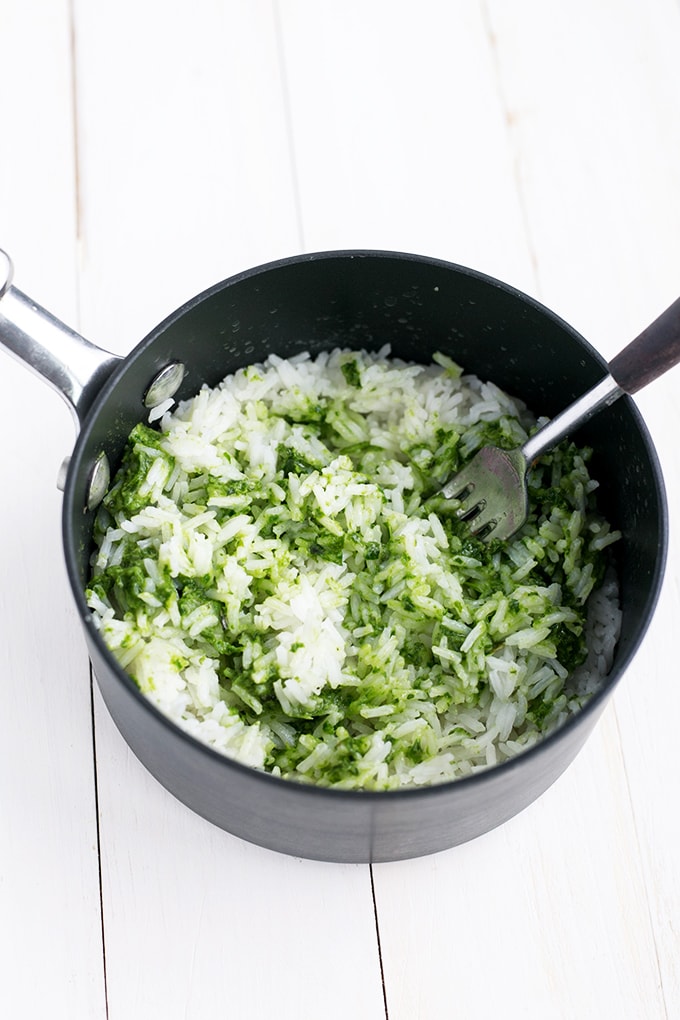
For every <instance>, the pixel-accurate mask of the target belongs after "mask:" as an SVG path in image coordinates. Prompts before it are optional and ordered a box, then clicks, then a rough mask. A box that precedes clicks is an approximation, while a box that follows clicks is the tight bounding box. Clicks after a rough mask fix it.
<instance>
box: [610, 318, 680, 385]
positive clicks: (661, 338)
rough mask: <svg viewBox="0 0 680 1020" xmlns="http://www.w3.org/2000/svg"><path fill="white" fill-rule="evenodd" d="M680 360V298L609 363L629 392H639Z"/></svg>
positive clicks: (614, 373) (620, 383)
mask: <svg viewBox="0 0 680 1020" xmlns="http://www.w3.org/2000/svg"><path fill="white" fill-rule="evenodd" d="M679 361H680V298H678V300H677V301H674V302H673V304H672V305H670V307H669V308H667V309H666V311H665V312H662V313H661V315H660V316H659V317H658V319H655V320H654V322H652V323H651V325H649V326H647V328H646V329H643V331H642V332H641V333H640V335H639V336H638V337H636V338H635V340H632V341H631V342H630V343H629V344H628V346H627V347H624V348H623V350H622V351H621V352H620V353H619V354H617V355H616V357H615V358H614V360H613V361H611V362H610V363H609V371H610V372H611V374H612V375H613V376H614V378H615V379H616V381H617V383H618V384H619V386H620V387H621V389H622V390H625V392H626V393H637V391H638V390H641V389H642V387H643V386H646V385H647V384H648V383H650V382H654V380H655V379H658V377H659V376H660V375H663V373H664V372H666V371H668V369H669V368H672V367H673V365H677V363H678V362H679Z"/></svg>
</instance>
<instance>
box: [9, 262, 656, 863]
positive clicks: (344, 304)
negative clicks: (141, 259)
mask: <svg viewBox="0 0 680 1020" xmlns="http://www.w3.org/2000/svg"><path fill="white" fill-rule="evenodd" d="M1 269H2V265H0V270H1ZM7 276H8V271H7V270H6V271H5V277H7ZM3 295H4V296H3ZM0 297H2V300H0V339H1V340H2V342H3V344H4V345H5V346H6V347H8V348H9V349H10V350H11V351H12V353H15V354H18V356H19V357H22V358H23V359H24V360H26V361H28V362H29V363H30V364H31V367H33V368H36V369H37V370H38V371H39V372H40V373H41V374H42V375H44V376H46V377H47V378H48V380H49V381H50V382H52V384H53V385H55V386H56V387H57V388H58V389H59V390H60V392H61V393H62V395H65V396H66V398H67V400H68V401H69V403H70V404H71V405H72V407H73V408H74V410H75V411H76V414H77V417H78V419H79V423H80V433H79V436H78V439H77V442H76V445H75V449H74V451H73V456H72V457H71V460H70V464H69V466H68V471H67V473H66V477H65V487H64V508H63V539H64V548H65V555H66V565H67V569H68V576H69V579H70V583H71V587H72V589H73V596H74V599H75V604H76V607H77V611H78V614H79V616H80V618H81V620H82V623H83V629H84V632H85V638H86V641H87V646H88V649H89V653H90V656H91V659H92V662H93V665H94V670H95V674H96V676H97V680H98V683H99V686H100V688H101V692H102V695H103V697H104V700H105V702H106V704H107V706H108V709H109V711H110V713H111V715H112V717H113V719H114V720H115V722H116V724H117V726H118V728H119V729H120V731H121V733H122V734H123V736H124V738H125V740H126V741H127V742H128V744H129V745H130V747H131V748H132V750H133V751H134V753H135V754H136V755H137V757H138V758H139V759H140V760H141V761H142V762H143V764H144V765H145V766H146V767H147V768H148V769H149V771H150V772H151V773H152V774H153V775H154V776H155V777H156V778H157V779H158V780H159V781H160V782H161V783H162V784H163V785H164V786H165V787H166V788H167V789H168V790H170V791H171V792H172V793H173V794H174V795H175V796H176V797H178V798H179V799H180V800H181V801H183V802H184V803H185V804H186V805H188V806H189V807H190V808H192V809H193V810H194V811H196V812H198V813H199V814H200V815H203V816H204V817H205V818H208V819H209V820H210V821H212V822H214V823H215V824H216V825H218V826H220V827H222V828H223V829H226V830H227V831H229V832H231V833H234V834H236V835H237V836H240V837H242V838H243V839H246V840H250V841H252V842H254V843H258V844H260V845H262V846H265V847H269V848H271V849H274V850H278V851H282V852H285V853H289V854H294V855H298V856H302V857H310V858H317V859H321V860H331V861H370V860H373V861H386V860H397V859H402V858H408V857H416V856H419V855H422V854H428V853H433V852H435V851H438V850H442V849H445V848H447V847H451V846H454V845H456V844H458V843H461V842H464V841H465V840H469V839H471V838H473V837H475V836H478V835H480V834H481V833H483V832H486V831H487V830H489V829H491V828H493V827H494V826H496V825H499V824H500V823H502V822H503V821H505V820H506V819H508V818H510V817H511V816H513V815H515V814H516V813H517V812H519V811H520V810H522V809H523V808H524V807H526V806H527V805H528V804H529V803H531V802H532V801H533V800H534V799H535V798H536V797H538V796H539V795H540V794H542V793H543V792H544V791H545V790H546V789H547V788H548V787H549V786H550V785H551V783H553V782H554V780H555V779H557V777H558V776H559V775H560V774H561V773H562V772H563V770H564V769H565V768H566V767H567V766H568V765H569V763H570V762H571V761H572V759H573V758H574V756H575V755H576V753H577V752H578V750H579V749H580V747H581V745H582V744H583V743H584V741H585V740H586V738H587V736H588V735H589V733H590V731H591V730H592V728H593V726H594V725H595V723H596V721H597V719H598V717H599V716H600V713H601V712H602V710H603V709H604V707H605V705H606V703H607V700H608V698H609V696H610V695H611V693H612V691H613V689H614V686H615V684H616V683H617V681H618V680H619V678H620V677H621V675H622V673H623V672H624V670H625V669H626V667H627V666H628V664H629V663H630V661H631V659H632V657H633V655H634V653H635V652H636V651H637V649H638V646H639V645H640V642H641V641H642V638H643V636H644V634H645V631H646V629H647V626H648V624H649V621H650V618H651V616H652V613H653V611H654V607H655V604H656V600H657V596H658V593H659V588H660V585H661V580H662V575H663V568H664V563H665V557H666V548H667V513H666V503H665V495H664V487H663V481H662V478H661V473H660V469H659V464H658V461H657V457H656V454H655V452H654V448H653V446H652V443H651V441H650V438H649V435H648V433H647V429H646V428H645V425H644V423H643V421H642V420H641V418H640V415H639V413H638V411H637V410H636V408H635V406H634V404H633V403H632V401H631V400H630V399H629V398H628V397H624V398H622V399H621V400H619V401H618V402H617V403H615V404H614V405H613V406H611V407H609V408H607V409H606V410H604V411H603V412H601V413H600V414H599V415H598V417H597V418H596V419H594V420H592V421H591V422H590V423H588V425H587V426H584V427H583V429H582V430H581V432H580V434H579V438H580V439H581V440H583V441H584V442H587V443H589V444H590V445H592V446H593V447H594V449H595V454H594V458H593V463H592V470H593V473H594V475H595V476H596V477H598V478H599V479H600V481H601V501H602V509H603V510H604V512H605V513H606V515H607V516H608V517H609V519H610V520H611V522H612V524H613V526H615V527H618V528H620V529H621V531H622V533H623V540H622V542H620V543H618V544H617V564H616V565H617V569H618V573H619V581H620V589H621V602H622V610H623V626H622V634H621V639H620V641H619V644H618V648H617V651H616V656H615V661H614V665H613V668H612V670H611V673H610V675H609V677H608V678H607V680H606V681H605V682H604V683H603V686H602V689H601V690H600V691H599V692H598V693H597V694H596V695H595V696H594V697H593V698H592V700H591V701H590V702H589V704H588V705H587V707H586V708H585V709H584V710H583V711H582V712H581V713H580V714H579V715H578V716H576V717H574V718H572V719H571V720H570V721H569V722H568V723H567V724H566V725H564V726H563V727H562V728H561V729H559V730H558V731H556V732H554V733H553V734H552V735H551V736H549V737H548V738H546V739H545V740H544V741H543V742H541V743H540V744H538V745H536V746H535V747H534V748H532V749H531V750H529V751H527V752H525V753H523V754H522V755H521V756H519V757H517V758H515V759H513V760H512V761H510V762H507V763H505V764H502V765H499V766H495V767H492V768H490V769H488V770H485V771H483V772H479V773H477V774H475V775H473V776H471V777H469V778H464V779H460V780H457V781H455V782H452V783H447V784H443V785H439V786H432V787H427V788H422V789H412V790H404V791H390V792H381V793H379V792H349V791H348V792H344V791H337V790H328V789H322V788H318V787H313V786H302V785H299V784H296V783H293V782H290V781H285V780H281V779H277V778H275V777H272V776H270V775H267V774H264V773H261V772H258V771H255V770H254V769H251V768H248V767H245V766H242V765H239V764H238V763H236V762H233V761H231V760H229V759H228V758H225V757H223V756H222V755H219V754H217V753H216V752H214V751H212V750H211V749H209V748H208V747H206V746H204V745H202V744H200V743H198V742H197V741H196V740H195V739H193V738H192V737H190V736H188V735H187V734H186V733H184V732H183V731H181V730H180V729H178V728H177V727H176V726H175V725H174V724H173V723H171V722H169V721H168V720H167V719H166V718H165V717H164V716H163V715H161V714H160V713H159V712H158V711H157V710H156V708H155V707H154V706H153V705H152V704H151V703H150V702H149V701H147V700H146V699H145V698H144V697H143V696H142V694H140V692H139V690H138V689H137V687H136V686H135V684H134V683H133V682H132V681H131V680H130V679H129V678H128V677H127V675H126V674H125V673H124V672H123V671H122V670H121V669H120V667H119V666H118V665H117V663H116V661H115V659H114V658H113V656H112V655H111V654H110V653H109V652H108V650H107V649H106V648H105V647H104V645H103V643H102V642H101V640H100V639H99V637H98V635H97V633H96V632H95V629H94V627H93V625H92V622H91V618H90V612H89V610H88V608H87V605H86V603H85V599H84V597H83V587H84V584H85V581H86V579H87V577H88V571H89V559H90V554H91V542H92V540H91V532H92V524H93V518H94V511H93V506H94V504H95V503H96V502H97V500H98V499H99V498H100V496H101V494H102V492H103V490H104V488H105V486H106V460H108V462H109V464H110V466H111V469H112V470H115V468H116V466H117V465H118V463H119V460H120V457H121V452H122V450H123V446H124V443H125V439H126V437H127V435H128V433H129V432H130V430H131V429H132V427H133V426H134V425H135V423H136V422H138V421H140V420H146V417H147V415H148V410H147V406H148V404H149V403H153V402H156V401H157V400H158V399H159V397H162V396H163V394H164V393H165V392H167V391H168V389H170V390H171V389H172V385H171V384H170V383H167V384H166V383H164V376H163V374H162V373H163V370H164V369H166V368H167V366H172V365H173V364H174V363H179V365H182V366H184V370H185V371H184V376H183V379H182V381H181V385H180V386H179V389H178V390H177V392H176V394H175V395H176V397H177V398H178V399H184V398H186V397H189V396H191V395H192V394H193V393H195V392H196V391H197V390H198V388H199V387H200V386H201V385H202V384H203V383H207V384H208V385H214V384H216V383H217V382H218V381H219V380H221V379H222V378H223V377H224V376H225V375H226V374H227V373H229V372H232V371H234V370H235V369H237V368H238V367H240V366H242V365H244V364H248V363H252V362H257V361H260V360H262V359H264V358H265V357H266V356H267V355H268V354H270V353H272V352H275V353H276V354H278V355H280V356H282V357H288V356H291V355H293V354H295V353H297V352H299V351H303V350H309V351H311V352H312V353H315V352H318V351H320V350H323V349H326V348H330V347H335V346H344V347H350V348H354V349H359V348H367V349H377V348H379V347H382V346H383V345H384V344H390V345H391V350H392V353H393V354H394V355H395V356H399V357H401V358H404V359H407V360H414V361H426V360H429V358H430V356H431V354H432V353H433V352H434V351H437V350H441V351H444V352H446V353H448V354H450V355H451V356H452V357H453V358H454V359H455V360H456V361H457V362H459V363H461V364H462V365H464V366H465V368H466V370H468V371H470V372H474V373H476V374H477V375H479V376H481V377H483V378H489V379H492V380H493V381H494V382H495V383H497V384H498V385H499V386H501V387H502V388H503V389H505V390H508V391H509V392H510V393H512V394H514V395H516V396H519V397H521V398H522V399H524V400H525V401H526V402H527V404H528V405H529V406H530V407H531V409H532V410H533V411H534V412H535V413H537V414H541V415H548V416H552V415H554V414H555V413H556V412H558V411H559V410H561V409H562V408H563V407H564V406H565V405H566V404H567V403H569V402H570V401H571V400H573V399H574V398H575V397H577V396H578V395H580V394H581V393H583V392H585V390H587V389H588V388H589V387H591V386H592V385H594V384H595V383H596V382H597V381H598V380H599V379H601V378H602V376H603V375H604V374H605V372H606V365H605V362H604V361H603V359H602V358H601V357H600V356H599V355H598V354H597V353H596V351H594V350H593V348H592V347H590V346H589V344H588V343H587V342H586V341H585V340H584V339H583V338H582V337H581V336H579V335H578V334H577V333H576V332H575V331H574V330H573V329H572V328H571V327H570V326H568V325H567V324H566V323H565V322H563V321H561V320H560V319H559V318H558V317H557V316H556V315H554V314H553V313H552V312H550V311H549V310H548V309H546V308H544V307H543V306H541V305H540V304H538V303H537V302H536V301H534V300H532V299H531V298H528V297H527V296H525V295H524V294H522V293H520V292H519V291H517V290H515V289H513V288H512V287H509V286H506V285H505V284H503V283H500V282H498V281H497V280H494V279H491V278H490V277H488V276H484V275H482V274H480V273H478V272H473V271H471V270H469V269H465V268H462V267H460V266H456V265H451V264H448V263H444V262H441V261H437V260H435V259H430V258H425V257H419V256H413V255H403V254H397V253H389V252H364V251H357V252H329V253H321V254H315V255H305V256H300V257H295V258H291V259H286V260H284V261H281V262H276V263H272V264H270V265H265V266H262V267H259V268H256V269H253V270H250V271H248V272H244V273H241V274H240V275H238V276H235V277H232V278H231V279H229V280H226V281H224V282H223V283H219V284H217V285H216V286H214V287H212V288H211V289H209V290H207V291H206V292H205V293H203V294H201V295H199V296H198V297H196V298H194V299H193V300H191V301H189V302H188V303H187V304H185V305H184V306H183V307H181V308H180V309H179V310H178V311H176V312H174V313H173V314H172V315H170V316H169V317H168V318H167V319H166V320H165V321H164V322H162V323H161V324H160V325H159V326H158V327H157V328H156V329H154V330H153V331H152V332H151V333H150V334H149V336H147V337H146V339H145V340H143V341H142V342H141V343H140V344H139V346H138V347H137V348H136V349H135V350H134V351H133V352H132V353H131V354H130V355H129V356H128V357H126V358H124V359H117V358H114V357H112V356H109V355H107V354H105V353H104V352H102V351H100V350H99V348H94V347H92V346H91V345H87V344H86V343H85V341H83V340H82V338H79V337H78V336H77V335H76V334H73V333H71V332H70V331H69V330H67V329H66V327H64V326H62V325H61V324H60V323H57V322H56V320H54V319H51V317H49V316H47V314H46V313H43V312H42V310H41V309H38V310H37V311H36V306H35V305H34V304H33V303H32V302H29V301H28V299H26V298H25V297H24V296H23V295H21V293H20V292H18V291H16V290H15V289H14V288H12V287H11V286H10V282H9V280H7V279H6V280H5V282H4V285H3V280H2V278H1V273H0ZM159 373H161V375H160V379H159ZM180 374H181V370H174V371H173V370H172V369H171V370H170V372H169V375H170V377H171V379H172V378H174V380H175V381H174V385H176V384H177V381H178V378H179V375H180ZM154 380H157V382H156V388H155V390H154V391H153V392H152V393H151V394H149V393H148V390H149V387H150V385H151V383H152V382H153V381H154ZM145 400H146V405H145ZM102 455H105V457H103V456H102Z"/></svg>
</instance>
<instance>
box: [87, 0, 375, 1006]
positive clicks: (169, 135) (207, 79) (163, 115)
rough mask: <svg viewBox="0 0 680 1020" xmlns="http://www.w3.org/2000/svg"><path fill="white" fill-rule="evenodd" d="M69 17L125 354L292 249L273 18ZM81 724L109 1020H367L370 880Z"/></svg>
mask: <svg viewBox="0 0 680 1020" xmlns="http://www.w3.org/2000/svg"><path fill="white" fill-rule="evenodd" d="M76 14H77V25H76V27H77V49H78V97H79V100H78V110H79V139H80V144H81V149H82V151H81V164H80V165H81V223H82V231H83V274H82V301H83V323H84V326H85V328H86V330H87V332H88V333H89V335H91V336H93V337H97V338H98V339H99V340H100V342H104V339H102V338H106V342H107V343H109V342H110V343H111V346H113V347H115V348H116V349H119V350H125V349H127V348H128V347H129V346H131V337H133V336H139V335H141V333H142V332H143V331H145V330H146V329H147V328H148V327H150V326H151V325H153V324H154V322H155V321H156V320H158V319H160V318H161V317H162V316H163V315H164V314H166V313H167V312H168V311H170V310H171V309H172V308H174V307H175V306H176V305H178V304H179V303H180V301H182V300H184V299H185V298H187V297H189V296H190V295H191V293H192V292H193V291H197V290H200V289H202V288H203V287H205V286H207V285H209V284H210V283H212V282H213V281H214V280H216V279H219V278H220V277H222V276H225V275H227V274H229V273H230V272H232V271H235V270H237V269H240V268H246V267H247V266H248V265H249V264H252V263H257V262H261V261H265V260H268V259H270V258H274V257H277V256H279V255H283V254H288V253H290V252H292V251H295V250H296V249H297V247H298V244H299V242H298V238H299V234H298V224H297V218H296V205H295V196H294V188H293V184H292V179H291V171H290V159H289V149H288V138H287V134H286V130H287V129H286V116H285V110H284V104H283V98H282V91H281V78H280V67H279V62H278V51H277V39H276V30H275V21H274V17H273V8H272V5H271V4H269V3H264V2H257V3H252V4H230V5H224V4H216V3H211V2H207V0H204V2H199V3H196V4H194V5H193V6H192V8H191V16H190V17H189V16H188V14H187V9H186V7H185V6H184V5H180V4H176V3H173V4H167V5H165V6H164V7H163V16H162V19H161V21H160V22H159V18H158V8H157V7H156V6H155V5H154V6H152V7H148V8H145V7H144V5H142V6H141V7H140V6H139V5H136V4H133V3H132V2H130V0H127V2H124V3H123V4H122V5H117V6H116V8H115V10H114V9H111V10H110V11H108V10H107V12H106V13H104V14H103V13H102V9H101V8H98V9H97V10H96V11H95V10H94V9H93V8H92V6H91V5H89V4H86V3H79V4H77V5H76ZM132 24H134V32H133V33H132V32H131V31H130V25H132ZM150 55H152V58H151V56H150ZM96 717H97V752H98V753H97V757H98V762H99V791H100V807H101V833H102V869H103V881H104V925H105V938H106V960H107V975H108V1002H109V1016H110V1017H111V1020H117V1018H120V1020H127V1018H129V1017H135V1016H144V1017H145V1020H151V1018H154V1017H159V1018H160V1017H163V1018H164V1020H165V1018H168V1017H176V1016H182V1017H184V1016H186V1017H197V1018H198V1017H200V1018H202V1017H206V1016H213V1015H222V1014H223V1013H224V1012H225V1011H226V1013H227V1014H228V1015H230V1016H232V1015H233V1016H268V1015H275V1014H276V1015H286V1014H288V1015H293V1013H295V1015H300V1016H305V1015H306V1016H311V1015H319V1016H324V1017H328V1018H334V1017H337V1018H338V1020H339V1018H341V1017H345V1016H346V1015H347V1009H348V1004H347V1000H346V999H345V998H344V996H343V995H342V994H339V993H338V987H339V984H338V983H339V980H342V974H344V975H350V974H351V984H352V989H353V992H352V995H353V999H352V1013H353V1015H357V1016H359V1017H366V1020H368V1018H374V1017H376V1016H380V1015H381V1013H382V1009H383V1006H382V1001H383V1000H382V985H381V979H380V968H379V960H378V952H377V939H376V933H375V920H374V913H373V902H372V895H371V888H370V875H369V870H368V868H367V867H349V868H336V867H333V866H326V865H315V864H312V863H310V862H300V861H296V860H294V859H289V858H285V857H283V856H281V855H277V854H273V853H269V852H266V851H263V850H259V849H258V848H256V847H252V846H249V845H246V844H245V843H242V842H240V841H238V840H236V839H234V838H233V837H230V836H227V835H226V834H225V833H222V832H220V831H219V830H217V829H215V828H214V827H212V826H210V825H208V824H207V823H206V822H204V821H202V820H201V819H200V818H198V817H197V816H194V815H193V814H192V813H191V812H190V811H188V809H186V808H185V807H183V806H182V805H180V804H178V803H177V802H176V801H175V800H174V799H173V798H172V797H171V796H170V795H169V794H167V793H166V792H165V791H164V790H163V789H162V788H161V787H160V786H158V784H157V783H156V782H155V781H154V780H152V779H151V777H150V776H149V775H148V774H147V773H146V772H145V770H144V769H143V768H142V767H141V766H140V765H139V764H138V763H137V762H136V760H135V759H134V758H133V756H132V755H131V753H130V752H129V751H128V749H127V747H126V746H125V745H124V743H123V741H122V740H121V738H120V736H119V735H118V733H117V731H116V730H115V728H114V726H113V724H112V723H111V720H110V719H109V717H108V716H107V714H106V711H105V709H104V708H103V706H102V705H101V703H100V701H99V699H97V710H96ZM354 996H356V1002H357V1006H356V1008H355V1007H354Z"/></svg>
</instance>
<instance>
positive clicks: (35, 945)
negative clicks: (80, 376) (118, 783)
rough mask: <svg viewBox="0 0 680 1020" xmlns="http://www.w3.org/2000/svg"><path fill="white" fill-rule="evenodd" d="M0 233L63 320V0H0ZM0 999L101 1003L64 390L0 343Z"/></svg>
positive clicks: (23, 274)
mask: <svg viewBox="0 0 680 1020" xmlns="http://www.w3.org/2000/svg"><path fill="white" fill-rule="evenodd" d="M0 95H1V96H2V97H3V102H2V106H3V115H2V134H1V135H0V245H2V246H3V247H6V248H7V249H8V250H9V251H10V253H11V254H12V256H13V258H14V260H15V264H16V282H17V285H18V286H19V287H21V288H22V289H23V290H25V291H26V292H28V293H29V294H31V295H32V296H33V297H35V298H36V299H38V300H39V301H40V302H41V303H43V304H44V305H46V306H47V307H49V308H50V309H51V310H53V311H54V312H55V313H56V314H58V315H60V316H62V317H65V318H66V319H67V320H68V321H70V322H72V323H75V322H76V320H77V314H76V313H77V286H76V274H75V218H74V209H75V189H74V168H73V123H72V116H71V78H70V30H69V5H68V3H66V2H58V3H52V2H48V0H30V2H25V0H21V2H19V0H16V2H15V0H4V2H3V3H2V5H1V7H0ZM0 361H1V370H2V381H3V403H2V410H1V412H0V428H1V429H2V435H3V441H2V444H1V446H0V469H1V471H2V479H3V492H4V500H3V508H2V511H0V525H1V527H0V533H1V538H0V546H1V549H2V553H1V561H2V584H0V678H1V680H2V692H3V694H2V699H3V700H2V712H1V713H0V745H1V746H2V761H3V765H2V769H0V817H1V822H0V917H1V918H2V922H1V923H0V989H1V991H0V1002H1V1003H2V1007H0V1009H1V1010H2V1012H3V1013H4V1014H6V1015H7V1016H17V1017H18V1016H22V1017H28V1016H35V1017H38V1016H43V1015H45V1013H46V1011H47V1010H49V1013H50V1016H53V1017H55V1018H57V1017H59V1018H64V1020H73V1018H74V1017H92V1018H97V1017H104V1016H105V996H104V981H103V958H102V938H101V918H100V898H99V877H98V856H97V829H96V812H95V798H94V770H93V766H94V760H93V753H92V719H91V705H90V685H89V670H88V663H87V656H86V654H85V649H84V644H83V642H82V638H81V635H80V631H79V626H78V623H77V620H76V618H75V613H74V612H73V610H72V609H71V600H70V594H69V592H68V588H67V581H66V574H65V570H64V566H63V556H62V551H61V536H60V512H61V496H60V494H59V492H58V491H57V489H56V486H55V480H56V476H57V469H58V467H59V464H60V462H61V459H62V458H63V457H64V455H65V454H67V453H68V452H69V451H70V449H71V447H72V444H73V436H74V432H73V424H72V422H71V417H70V414H69V413H68V411H67V409H66V405H65V404H63V403H62V401H61V400H60V399H59V397H57V395H56V394H54V393H53V392H52V391H50V390H49V389H48V388H47V386H46V385H45V384H44V383H42V382H40V381H39V380H38V379H37V378H35V377H34V376H32V375H31V374H29V373H28V372H27V371H26V369H25V368H24V367H22V366H20V365H19V364H18V363H15V362H14V361H12V360H10V359H9V358H8V357H7V356H6V355H5V353H4V352H3V353H0Z"/></svg>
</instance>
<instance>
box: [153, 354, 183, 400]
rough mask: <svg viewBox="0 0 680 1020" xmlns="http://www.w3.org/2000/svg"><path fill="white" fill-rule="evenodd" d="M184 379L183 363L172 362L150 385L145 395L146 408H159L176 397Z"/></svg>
mask: <svg viewBox="0 0 680 1020" xmlns="http://www.w3.org/2000/svg"><path fill="white" fill-rule="evenodd" d="M183 378H184V365H183V364H182V362H181V361H171V362H170V364H169V365H166V366H165V368H162V369H161V370H160V372H159V373H158V374H157V375H155V376H154V378H153V379H152V380H151V382H150V383H149V386H148V388H147V391H146V393H145V394H144V406H145V407H157V406H158V405H159V404H162V403H163V401H164V400H168V399H169V398H170V397H174V395H175V393H176V392H177V390H178V389H179V388H180V386H181V384H182V379H183Z"/></svg>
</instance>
